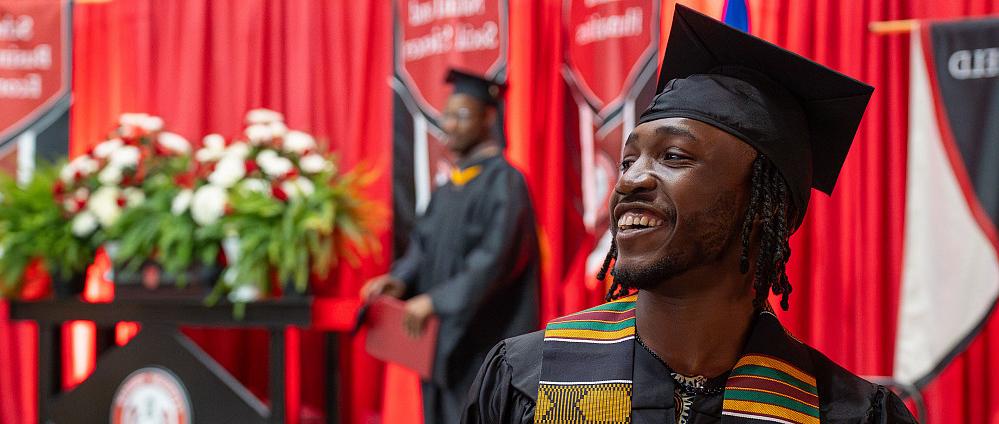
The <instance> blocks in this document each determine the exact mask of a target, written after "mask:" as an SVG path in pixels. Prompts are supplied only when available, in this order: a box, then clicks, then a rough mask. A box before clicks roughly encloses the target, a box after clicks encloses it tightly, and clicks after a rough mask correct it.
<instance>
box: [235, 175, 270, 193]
mask: <svg viewBox="0 0 999 424" xmlns="http://www.w3.org/2000/svg"><path fill="white" fill-rule="evenodd" d="M240 187H242V188H243V190H246V191H250V192H257V193H263V194H270V193H271V185H270V184H268V183H267V181H264V180H262V179H260V178H247V179H245V180H243V182H242V183H240Z"/></svg>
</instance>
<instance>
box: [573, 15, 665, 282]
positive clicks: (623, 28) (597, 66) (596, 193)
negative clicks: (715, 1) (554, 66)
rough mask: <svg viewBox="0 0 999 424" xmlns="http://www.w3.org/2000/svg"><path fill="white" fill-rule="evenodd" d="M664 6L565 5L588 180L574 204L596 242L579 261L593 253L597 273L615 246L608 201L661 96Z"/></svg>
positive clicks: (578, 139) (576, 128)
mask: <svg viewBox="0 0 999 424" xmlns="http://www.w3.org/2000/svg"><path fill="white" fill-rule="evenodd" d="M659 3H660V2H658V1H649V0H616V1H604V0H566V1H565V3H564V18H563V22H565V25H566V28H565V35H566V39H567V42H568V45H567V46H566V55H565V65H564V67H563V75H564V76H565V79H566V82H567V83H568V85H569V92H570V93H571V96H572V101H573V103H574V105H575V108H566V115H567V116H566V131H567V137H569V138H570V139H571V140H570V141H572V142H575V143H578V145H579V149H580V150H579V157H580V175H581V178H580V179H581V183H582V190H581V191H580V192H581V193H582V198H580V199H575V201H574V202H573V203H575V204H577V205H581V206H582V210H581V211H580V212H581V214H582V218H583V223H584V224H585V227H586V231H587V233H588V236H589V237H588V239H589V240H591V243H589V244H588V245H586V246H582V249H581V250H580V251H579V252H577V258H579V255H586V256H587V257H589V259H588V260H586V263H587V266H586V275H588V276H591V277H592V276H593V275H594V274H595V273H596V270H597V269H598V268H599V265H600V263H601V262H602V260H603V257H604V255H605V254H606V253H607V249H608V246H609V243H610V241H609V235H608V233H607V225H608V222H609V211H608V201H609V199H610V194H611V193H612V192H613V189H614V184H615V183H616V182H617V175H618V164H619V163H620V160H621V150H622V147H623V144H624V139H625V138H626V137H627V136H628V134H630V133H631V130H632V129H633V128H634V126H635V119H636V118H637V114H639V113H641V111H642V110H644V109H645V107H646V106H647V105H648V104H649V102H651V100H652V97H653V95H654V94H655V88H656V70H657V68H658V62H659V60H658V56H657V52H658V50H659ZM570 192H571V191H570ZM598 240H599V241H600V242H596V241H598ZM594 248H595V249H594ZM591 253H592V254H591ZM577 260H578V259H577ZM586 281H587V282H588V285H590V286H591V287H589V288H590V289H591V290H595V289H598V288H597V287H595V286H594V285H595V284H596V282H595V280H593V279H592V278H588V279H587V280H586ZM599 289H601V290H602V288H599Z"/></svg>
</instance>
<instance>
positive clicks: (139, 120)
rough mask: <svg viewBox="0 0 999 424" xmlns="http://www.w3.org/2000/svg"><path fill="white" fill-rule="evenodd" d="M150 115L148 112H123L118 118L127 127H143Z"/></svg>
mask: <svg viewBox="0 0 999 424" xmlns="http://www.w3.org/2000/svg"><path fill="white" fill-rule="evenodd" d="M149 117H150V116H149V114H147V113H123V114H121V116H120V117H119V118H118V124H120V125H121V126H125V127H142V124H143V123H144V122H146V119H148V118H149Z"/></svg>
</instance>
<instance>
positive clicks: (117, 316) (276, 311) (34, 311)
mask: <svg viewBox="0 0 999 424" xmlns="http://www.w3.org/2000/svg"><path fill="white" fill-rule="evenodd" d="M245 311H246V313H245V316H243V317H242V319H236V318H235V317H234V316H233V310H232V305H231V304H228V303H220V304H218V305H215V306H212V307H206V306H205V305H204V304H203V303H202V301H201V300H200V299H196V298H191V299H183V298H176V299H172V298H162V299H159V298H150V299H134V300H133V299H118V300H115V301H114V302H111V303H87V302H83V301H80V300H75V299H71V300H45V301H37V302H18V301H12V302H10V318H11V319H13V320H31V321H35V322H37V323H38V417H39V421H40V422H43V423H44V422H47V420H48V417H50V413H51V410H50V408H51V407H52V404H53V402H54V401H55V400H56V399H58V397H59V396H60V395H61V391H60V388H61V378H62V365H61V361H60V357H61V355H60V352H61V331H59V329H60V328H61V326H62V324H63V323H64V322H66V321H74V320H85V321H93V322H94V323H96V326H97V328H98V331H97V345H98V346H97V347H98V361H100V358H101V357H102V356H104V354H106V353H109V351H113V350H114V349H115V345H114V332H113V330H114V326H115V324H117V323H118V322H122V321H133V322H138V323H140V324H142V326H143V329H146V328H147V326H148V327H149V328H160V329H164V328H165V329H173V330H176V329H177V328H178V327H181V326H193V327H216V328H266V329H267V330H268V332H269V334H270V342H269V343H270V348H269V349H270V361H269V364H268V368H269V375H270V380H269V381H270V383H269V388H268V390H269V392H270V393H269V394H270V401H271V407H270V408H269V415H268V418H267V422H270V423H282V422H284V420H285V407H286V405H285V389H286V387H285V384H286V383H285V368H284V362H285V343H284V341H285V338H284V335H285V332H286V330H287V329H288V328H289V327H301V328H306V327H309V326H310V324H311V323H312V299H311V298H308V297H292V298H282V299H276V300H266V301H260V302H254V303H250V304H247V305H246V310H245ZM326 340H327V346H326V351H327V352H326V355H327V356H326V358H327V360H328V361H329V362H327V367H326V368H327V370H328V371H327V378H328V380H327V396H326V403H327V405H326V408H327V413H326V415H327V421H328V422H336V421H337V415H338V414H337V413H336V402H337V401H336V399H337V392H336V391H337V386H338V384H336V371H335V369H336V364H337V358H336V355H337V346H336V344H337V339H336V335H335V333H332V332H328V333H327V337H326Z"/></svg>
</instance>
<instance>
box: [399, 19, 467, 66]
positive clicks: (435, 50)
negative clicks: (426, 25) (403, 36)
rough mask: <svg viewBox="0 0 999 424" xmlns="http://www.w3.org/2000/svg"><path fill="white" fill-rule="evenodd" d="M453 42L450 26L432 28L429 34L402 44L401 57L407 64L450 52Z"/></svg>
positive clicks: (452, 32) (452, 29)
mask: <svg viewBox="0 0 999 424" xmlns="http://www.w3.org/2000/svg"><path fill="white" fill-rule="evenodd" d="M453 40H454V28H452V27H451V25H444V26H439V27H436V26H435V27H433V29H431V30H430V34H427V35H424V36H422V37H419V38H414V39H412V40H406V41H405V42H404V43H403V46H402V49H403V57H405V59H406V61H407V62H410V61H414V60H419V59H422V58H424V57H427V56H432V55H437V54H442V53H447V52H448V51H450V50H451V46H452V44H453Z"/></svg>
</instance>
